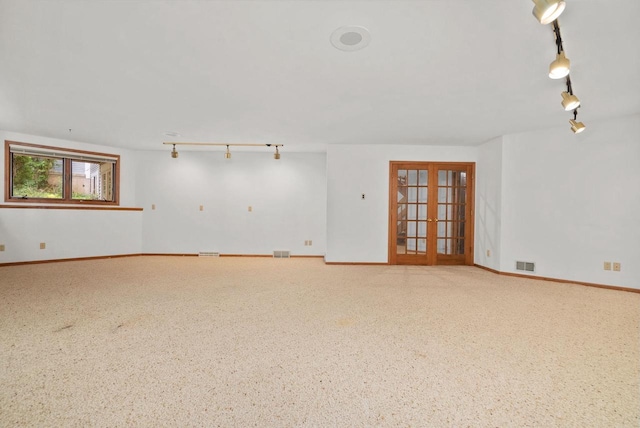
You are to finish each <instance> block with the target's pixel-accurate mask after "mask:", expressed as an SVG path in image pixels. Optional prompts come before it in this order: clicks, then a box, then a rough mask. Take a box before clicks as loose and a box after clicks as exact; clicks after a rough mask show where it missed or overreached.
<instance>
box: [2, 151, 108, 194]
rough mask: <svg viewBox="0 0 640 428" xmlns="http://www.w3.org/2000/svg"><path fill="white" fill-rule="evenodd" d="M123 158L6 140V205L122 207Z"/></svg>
mask: <svg viewBox="0 0 640 428" xmlns="http://www.w3.org/2000/svg"><path fill="white" fill-rule="evenodd" d="M119 163H120V156H119V155H111V154H106V153H95V152H85V151H82V150H74V149H63V148H59V147H46V146H40V145H35V144H27V143H16V142H13V141H5V198H4V199H5V202H46V203H55V202H59V203H65V204H73V203H82V204H96V205H118V195H119V175H120V165H119Z"/></svg>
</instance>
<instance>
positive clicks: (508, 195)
mask: <svg viewBox="0 0 640 428" xmlns="http://www.w3.org/2000/svg"><path fill="white" fill-rule="evenodd" d="M587 125H588V128H587V130H586V131H585V132H584V133H582V134H579V135H573V134H572V133H571V132H570V131H569V130H568V129H566V128H561V129H553V130H546V131H540V132H532V133H525V134H517V135H508V136H505V137H504V141H503V146H502V147H503V152H502V168H503V174H502V216H501V217H502V218H501V233H500V237H501V252H500V270H502V271H504V272H515V261H516V260H524V261H532V262H535V263H536V272H535V275H539V276H545V277H552V278H562V279H568V280H575V281H584V282H590V283H598V284H608V285H617V286H623V287H631V288H640V168H639V161H640V115H635V116H630V117H624V118H619V119H614V120H610V121H602V122H595V121H594V122H589V123H588V124H587ZM604 261H616V262H620V263H622V271H621V272H608V271H604V270H603V262H604Z"/></svg>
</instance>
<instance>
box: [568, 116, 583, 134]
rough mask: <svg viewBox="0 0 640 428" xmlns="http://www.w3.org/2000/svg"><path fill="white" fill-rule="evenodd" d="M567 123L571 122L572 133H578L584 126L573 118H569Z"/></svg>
mask: <svg viewBox="0 0 640 428" xmlns="http://www.w3.org/2000/svg"><path fill="white" fill-rule="evenodd" d="M569 123H570V124H571V130H572V131H573V133H574V134H579V133H581V132H582V131H584V129H585V128H586V126H584V123H582V122H576V121H575V120H573V119H569Z"/></svg>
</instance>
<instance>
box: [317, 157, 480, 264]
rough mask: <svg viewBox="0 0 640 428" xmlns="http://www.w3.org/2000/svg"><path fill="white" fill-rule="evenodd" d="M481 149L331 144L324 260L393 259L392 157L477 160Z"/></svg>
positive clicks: (429, 159)
mask: <svg viewBox="0 0 640 428" xmlns="http://www.w3.org/2000/svg"><path fill="white" fill-rule="evenodd" d="M476 151H477V150H476V148H475V147H439V146H404V145H403V146H401V145H331V146H329V147H328V149H327V195H328V199H327V254H326V256H325V260H326V261H327V262H348V263H351V262H369V263H386V262H387V261H388V241H389V161H392V160H393V161H449V162H475V161H476ZM363 193H364V194H365V199H364V200H363V199H362V198H361V195H362V194H363Z"/></svg>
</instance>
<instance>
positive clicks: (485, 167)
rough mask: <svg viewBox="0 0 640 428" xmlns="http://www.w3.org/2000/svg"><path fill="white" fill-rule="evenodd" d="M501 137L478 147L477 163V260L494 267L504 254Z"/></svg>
mask: <svg viewBox="0 0 640 428" xmlns="http://www.w3.org/2000/svg"><path fill="white" fill-rule="evenodd" d="M502 140H503V138H502V137H499V138H495V139H493V140H491V141H489V142H487V143H485V144H483V145H481V146H479V147H478V163H477V165H476V199H475V202H476V212H475V221H476V228H475V256H474V257H475V263H477V264H479V265H481V266H486V267H488V268H491V269H495V270H500V254H501V237H500V236H501V229H502V225H501V215H502V146H503V143H502ZM487 251H488V253H487Z"/></svg>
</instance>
